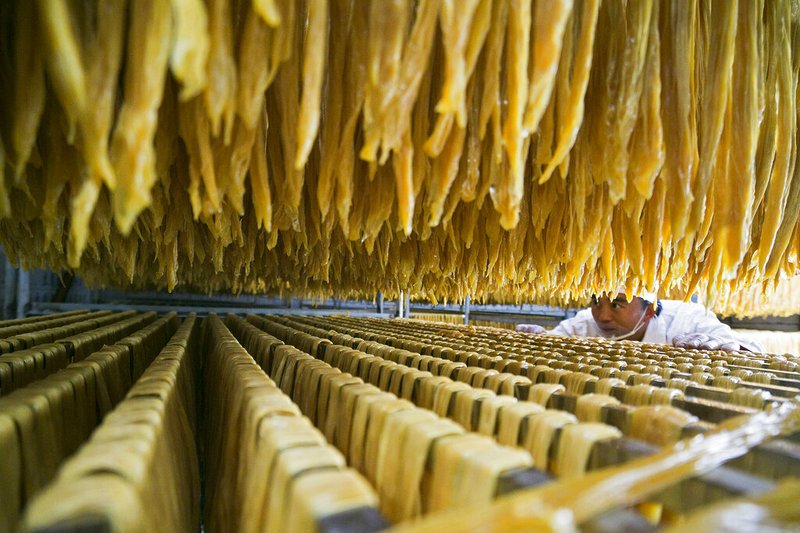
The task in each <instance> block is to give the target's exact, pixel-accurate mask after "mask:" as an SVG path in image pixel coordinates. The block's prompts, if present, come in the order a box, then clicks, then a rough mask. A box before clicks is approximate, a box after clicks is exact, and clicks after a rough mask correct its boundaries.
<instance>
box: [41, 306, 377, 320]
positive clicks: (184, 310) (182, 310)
mask: <svg viewBox="0 0 800 533" xmlns="http://www.w3.org/2000/svg"><path fill="white" fill-rule="evenodd" d="M77 309H89V310H111V311H128V310H134V311H156V312H158V313H168V312H170V311H175V312H176V313H178V314H180V315H184V314H189V313H197V314H198V315H200V316H205V315H208V314H210V313H217V314H223V315H224V314H227V313H234V314H239V315H243V314H248V313H253V314H257V315H312V316H318V315H332V314H338V315H341V314H347V315H350V316H357V317H376V318H388V316H387V315H384V314H380V313H375V312H373V311H359V310H346V309H342V310H337V309H287V308H285V307H277V308H276V307H271V308H270V307H237V306H197V305H138V304H137V305H127V304H86V303H53V302H42V303H37V302H34V303H32V304H31V309H30V311H31V313H33V314H40V313H43V312H47V311H73V310H77Z"/></svg>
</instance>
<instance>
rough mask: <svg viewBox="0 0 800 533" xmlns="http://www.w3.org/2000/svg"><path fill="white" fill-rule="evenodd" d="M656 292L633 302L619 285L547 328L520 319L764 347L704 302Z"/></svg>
mask: <svg viewBox="0 0 800 533" xmlns="http://www.w3.org/2000/svg"><path fill="white" fill-rule="evenodd" d="M654 300H655V295H652V294H645V295H644V297H639V296H634V297H633V299H632V300H631V301H630V302H629V301H628V299H627V297H626V296H625V293H624V292H622V291H620V292H619V293H618V294H617V295H616V297H615V298H614V299H613V300H612V299H611V298H609V296H608V295H607V294H606V293H603V294H602V295H601V296H600V297H597V296H592V302H591V307H590V308H589V309H584V310H583V311H579V312H578V314H577V315H575V316H574V317H573V318H569V319H567V320H564V321H562V322H561V323H560V324H559V325H558V326H556V327H555V328H554V329H552V330H550V331H547V330H545V329H544V328H543V327H541V326H539V325H536V324H519V325H518V326H517V331H520V332H523V333H532V334H540V333H549V334H550V335H561V336H578V337H605V338H607V339H612V340H622V339H628V340H634V341H641V342H647V343H654V344H672V345H674V346H678V347H683V348H698V349H702V350H726V351H732V350H747V351H751V352H763V351H764V350H763V348H762V347H761V346H760V345H759V344H758V343H757V342H755V341H753V340H751V339H747V338H744V337H742V336H740V335H737V334H736V333H734V332H733V331H732V330H731V328H730V327H729V326H728V325H726V324H723V323H722V322H720V321H719V320H718V319H717V317H716V316H715V315H714V313H712V312H711V311H709V310H708V309H706V308H705V307H703V306H702V305H700V304H696V303H689V302H680V301H674V300H658V301H657V303H655V304H653V301H654Z"/></svg>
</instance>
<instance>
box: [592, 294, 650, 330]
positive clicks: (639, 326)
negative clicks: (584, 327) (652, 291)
mask: <svg viewBox="0 0 800 533" xmlns="http://www.w3.org/2000/svg"><path fill="white" fill-rule="evenodd" d="M591 308H592V317H594V321H595V322H596V323H597V327H598V328H600V331H602V332H603V336H604V337H623V336H625V338H626V339H629V340H634V341H640V340H642V339H643V338H644V333H645V331H646V330H647V324H648V322H650V320H651V319H652V318H653V316H655V314H656V311H655V309H654V308H653V305H652V303H651V302H648V301H647V300H645V299H643V298H640V297H638V296H634V297H633V300H631V301H630V302H629V301H628V299H627V298H626V297H625V293H623V292H620V293H618V294H617V295H616V296H615V297H614V299H613V300H612V299H611V298H610V297H609V296H608V295H607V294H606V293H603V294H602V295H601V296H592V304H591Z"/></svg>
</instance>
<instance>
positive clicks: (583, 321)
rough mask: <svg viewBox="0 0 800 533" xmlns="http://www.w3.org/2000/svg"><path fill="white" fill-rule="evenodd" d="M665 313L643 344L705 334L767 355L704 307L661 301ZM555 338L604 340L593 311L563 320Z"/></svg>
mask: <svg viewBox="0 0 800 533" xmlns="http://www.w3.org/2000/svg"><path fill="white" fill-rule="evenodd" d="M661 305H662V310H661V313H660V314H659V315H658V316H654V317H653V318H652V319H651V320H650V322H649V323H648V324H647V330H646V331H645V333H644V338H643V339H642V342H648V343H654V344H672V340H673V339H674V338H675V337H677V336H678V335H683V334H686V333H704V334H706V335H712V336H715V337H722V338H729V339H731V340H734V341H737V342H738V343H739V344H740V345H741V346H743V347H745V348H747V349H748V350H750V351H752V352H763V351H764V349H763V348H762V347H761V345H759V344H758V343H757V342H755V341H754V340H752V339H748V338H746V337H744V336H742V335H737V334H736V333H734V332H733V331H732V330H731V328H730V327H729V326H728V325H727V324H723V323H722V322H720V321H719V320H717V317H716V315H715V314H714V313H712V312H711V311H709V310H708V309H706V308H705V307H703V306H702V305H700V304H695V303H687V302H680V301H677V300H661ZM547 333H550V334H552V335H563V336H565V337H566V336H576V337H603V336H604V335H603V332H602V331H601V330H600V328H599V327H598V326H597V323H596V322H595V321H594V317H592V310H591V309H584V310H583V311H580V312H578V314H577V315H575V316H574V317H573V318H569V319H567V320H564V321H562V322H561V323H560V324H559V325H558V326H556V327H555V328H554V329H552V330H551V331H548V332H547Z"/></svg>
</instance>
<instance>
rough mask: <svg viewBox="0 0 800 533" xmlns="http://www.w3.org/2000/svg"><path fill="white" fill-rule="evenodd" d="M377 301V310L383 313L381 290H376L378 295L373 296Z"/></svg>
mask: <svg viewBox="0 0 800 533" xmlns="http://www.w3.org/2000/svg"><path fill="white" fill-rule="evenodd" d="M375 300H376V301H377V304H378V305H377V311H378V313H380V314H383V291H378V295H377V296H376V297H375Z"/></svg>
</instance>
